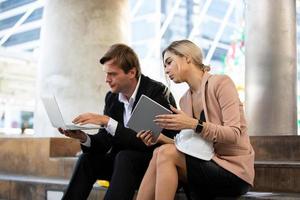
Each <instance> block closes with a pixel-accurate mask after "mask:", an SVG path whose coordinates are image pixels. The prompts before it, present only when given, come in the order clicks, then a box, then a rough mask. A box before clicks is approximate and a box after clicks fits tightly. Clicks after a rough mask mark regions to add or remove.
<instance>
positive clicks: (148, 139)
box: [136, 130, 157, 146]
mask: <svg viewBox="0 0 300 200" xmlns="http://www.w3.org/2000/svg"><path fill="white" fill-rule="evenodd" d="M136 137H137V138H140V139H141V140H142V141H143V142H144V143H145V145H147V146H152V145H154V144H156V143H157V141H154V138H153V135H152V132H151V131H150V130H148V131H144V130H142V131H140V132H138V133H137V134H136Z"/></svg>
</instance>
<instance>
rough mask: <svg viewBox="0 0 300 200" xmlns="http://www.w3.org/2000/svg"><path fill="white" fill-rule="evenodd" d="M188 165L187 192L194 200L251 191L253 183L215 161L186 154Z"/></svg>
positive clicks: (234, 196) (236, 194) (235, 195)
mask: <svg viewBox="0 0 300 200" xmlns="http://www.w3.org/2000/svg"><path fill="white" fill-rule="evenodd" d="M185 156H186V166H187V181H188V183H187V186H186V190H187V191H186V192H187V193H188V194H187V195H188V196H189V198H190V199H192V200H198V199H203V200H208V199H214V198H216V197H233V198H232V199H235V198H237V197H238V196H240V195H243V194H245V193H247V192H248V191H249V189H250V188H251V185H250V184H248V183H247V182H245V181H244V180H242V179H241V178H239V177H238V176H236V175H235V174H233V173H231V172H229V171H227V170H225V169H223V168H222V167H220V166H219V165H218V164H217V163H215V162H214V161H212V160H210V161H205V160H201V159H198V158H195V157H192V156H189V155H187V154H185Z"/></svg>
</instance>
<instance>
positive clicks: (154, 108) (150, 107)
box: [127, 95, 172, 140]
mask: <svg viewBox="0 0 300 200" xmlns="http://www.w3.org/2000/svg"><path fill="white" fill-rule="evenodd" d="M171 113H172V111H170V110H168V109H167V108H165V107H163V106H162V105H160V104H159V103H157V102H155V101H153V100H152V99H150V98H149V97H147V96H146V95H142V96H141V98H140V99H139V101H138V102H137V104H136V107H135V108H134V110H133V112H132V115H131V117H130V119H129V121H128V123H127V126H128V127H129V128H131V129H133V130H134V131H136V132H139V131H141V130H145V131H146V130H151V131H152V134H153V137H154V140H156V139H157V138H158V136H159V134H160V132H161V130H162V128H161V127H159V126H158V125H156V124H155V123H154V122H153V120H154V119H155V116H157V115H162V114H171Z"/></svg>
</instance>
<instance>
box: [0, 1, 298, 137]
mask: <svg viewBox="0 0 300 200" xmlns="http://www.w3.org/2000/svg"><path fill="white" fill-rule="evenodd" d="M43 4H44V1H42V0H0V46H1V47H0V117H1V118H0V120H1V121H0V132H6V133H20V128H21V127H22V126H23V127H24V126H26V127H28V128H32V126H33V117H34V108H35V88H36V84H35V83H36V69H37V62H38V59H39V46H40V32H41V29H42V24H43V23H42V22H43V20H42V19H43V6H44V5H43ZM244 6H245V5H244V1H243V0H152V1H147V0H129V9H130V22H131V27H129V28H128V32H130V38H129V41H130V45H131V46H132V47H133V48H134V49H135V50H136V51H137V53H138V55H139V57H140V58H141V61H142V70H143V72H144V73H145V74H146V75H148V76H150V77H152V78H154V79H157V80H160V81H163V82H164V81H166V79H165V76H164V72H163V68H162V67H161V58H160V57H161V50H162V49H163V48H164V47H166V46H167V45H168V44H169V43H170V42H171V41H173V40H177V39H184V38H188V39H190V40H192V41H194V42H196V43H197V44H198V45H200V46H201V47H202V48H203V51H204V54H205V63H206V64H210V65H211V68H212V71H213V72H215V73H221V74H222V73H226V74H228V75H230V76H231V77H232V78H233V80H234V81H235V83H236V85H237V87H238V90H239V92H240V96H241V99H242V100H244V70H245V47H244V39H245V34H244V30H245V29H244ZM298 8H299V3H298V1H297V18H299V16H300V14H299V13H300V9H298ZM299 23H300V21H299V20H297V27H298V26H299V25H298V24H299ZM297 32H299V29H297ZM299 35H300V34H297V43H300V38H299ZM298 55H299V50H298ZM99 57H100V55H99ZM298 65H299V62H298ZM298 69H299V67H298ZM298 73H299V70H298ZM298 77H299V76H298ZM298 83H299V80H298ZM298 85H299V84H298ZM170 87H171V89H172V88H173V85H172V84H171V83H170ZM180 88H181V89H179V90H178V89H177V90H176V91H175V90H174V91H173V92H174V93H175V96H176V98H177V99H178V98H179V96H180V94H182V91H183V90H185V89H186V86H185V85H181V87H180ZM298 90H299V87H298ZM299 94H300V93H299V92H298V96H297V97H298V105H300V104H299V102H300V96H299ZM298 107H299V106H298ZM299 118H300V112H299V111H298V119H299ZM299 123H300V120H298V124H299ZM26 133H32V132H31V131H30V129H29V130H26Z"/></svg>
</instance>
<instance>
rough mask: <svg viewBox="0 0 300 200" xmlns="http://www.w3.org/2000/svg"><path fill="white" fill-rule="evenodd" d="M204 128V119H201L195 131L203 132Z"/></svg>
mask: <svg viewBox="0 0 300 200" xmlns="http://www.w3.org/2000/svg"><path fill="white" fill-rule="evenodd" d="M202 129H203V121H201V120H200V119H199V120H198V124H197V126H196V129H195V131H196V133H201V131H202Z"/></svg>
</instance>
